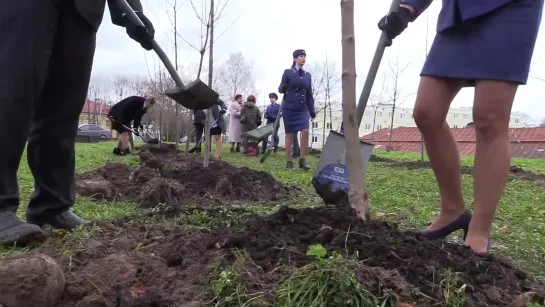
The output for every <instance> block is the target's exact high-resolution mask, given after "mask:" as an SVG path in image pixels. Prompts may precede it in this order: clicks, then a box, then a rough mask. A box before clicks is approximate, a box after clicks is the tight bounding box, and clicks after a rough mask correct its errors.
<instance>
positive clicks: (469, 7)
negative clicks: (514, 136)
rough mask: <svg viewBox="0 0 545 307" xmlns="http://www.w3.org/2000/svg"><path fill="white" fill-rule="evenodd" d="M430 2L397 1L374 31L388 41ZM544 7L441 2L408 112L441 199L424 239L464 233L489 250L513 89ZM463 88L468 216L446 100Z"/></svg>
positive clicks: (504, 171)
mask: <svg viewBox="0 0 545 307" xmlns="http://www.w3.org/2000/svg"><path fill="white" fill-rule="evenodd" d="M430 3H431V0H402V4H401V6H400V8H399V10H398V12H393V13H390V14H388V15H387V16H385V17H384V18H382V19H381V20H380V22H379V28H380V29H381V30H384V31H385V32H386V34H387V35H388V36H389V37H390V38H392V39H393V38H395V37H396V36H397V35H399V34H400V33H401V32H403V30H404V29H405V28H406V27H407V25H408V23H409V22H411V21H414V20H415V19H416V18H417V17H418V16H419V15H420V14H422V12H424V11H425V10H426V8H427V7H428V6H429V5H430ZM542 11H543V0H479V1H476V0H443V7H442V10H441V13H440V14H439V19H438V23H437V34H436V37H435V40H434V42H433V45H432V47H431V50H430V52H429V55H428V58H427V59H426V63H425V64H424V68H423V70H422V73H421V80H420V85H419V88H418V94H417V98H416V104H415V108H414V114H413V115H414V120H415V122H416V124H417V126H418V128H419V129H420V131H421V132H422V134H423V136H424V140H425V145H426V149H427V152H428V156H429V158H430V163H431V167H432V168H433V171H434V173H435V177H436V180H437V184H438V186H439V193H440V196H441V211H440V213H439V216H438V217H437V218H436V219H435V221H434V222H433V223H432V224H431V225H430V226H429V227H428V228H427V229H426V230H425V231H424V232H423V234H424V236H426V237H428V238H430V239H442V238H445V237H446V236H448V235H449V234H450V233H452V232H454V231H456V230H463V231H464V238H465V245H467V246H469V247H471V248H472V249H473V250H474V251H475V252H478V253H481V252H489V249H490V232H491V229H492V220H493V219H494V215H495V212H496V208H497V206H498V203H499V200H500V198H501V196H502V193H503V191H504V189H505V185H506V182H507V176H508V172H509V167H510V157H511V154H510V152H509V148H510V146H509V145H510V144H509V131H508V128H509V118H510V114H511V107H512V105H513V100H514V98H515V93H516V91H517V88H518V86H519V85H524V84H526V82H527V79H528V73H529V70H530V61H531V59H532V54H533V51H534V46H535V42H536V38H537V34H538V29H539V26H540V23H541V15H542ZM465 86H472V87H475V97H474V104H473V122H474V127H475V134H476V138H477V148H476V152H475V168H474V176H473V177H474V182H473V186H474V196H473V203H474V212H473V215H472V214H471V213H470V212H469V211H468V210H467V209H466V206H465V202H464V198H463V195H462V185H461V175H460V174H461V172H460V156H459V153H458V148H457V145H456V140H455V139H454V136H453V134H452V132H451V130H450V128H449V126H448V124H447V122H446V116H447V113H448V110H449V107H450V104H451V102H452V100H453V99H454V97H455V96H456V94H457V93H458V92H459V91H460V89H462V88H463V87H465Z"/></svg>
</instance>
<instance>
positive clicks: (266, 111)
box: [263, 106, 270, 119]
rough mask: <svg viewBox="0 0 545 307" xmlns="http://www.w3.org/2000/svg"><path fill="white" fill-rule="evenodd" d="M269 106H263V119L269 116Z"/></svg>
mask: <svg viewBox="0 0 545 307" xmlns="http://www.w3.org/2000/svg"><path fill="white" fill-rule="evenodd" d="M269 108H270V106H267V108H265V114H263V117H264V118H265V119H268V118H269Z"/></svg>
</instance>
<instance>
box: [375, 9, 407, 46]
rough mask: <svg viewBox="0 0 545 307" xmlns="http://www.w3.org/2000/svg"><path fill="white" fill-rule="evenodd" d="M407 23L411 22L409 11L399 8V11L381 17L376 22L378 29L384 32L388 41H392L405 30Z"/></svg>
mask: <svg viewBox="0 0 545 307" xmlns="http://www.w3.org/2000/svg"><path fill="white" fill-rule="evenodd" d="M409 21H412V13H411V11H410V10H409V9H407V8H404V7H400V8H399V11H397V12H395V11H394V12H391V13H389V14H388V15H386V16H384V17H382V18H381V19H380V21H379V22H378V28H379V29H380V30H382V31H384V32H386V35H387V36H388V37H389V38H390V39H394V38H396V37H397V36H398V35H399V34H401V33H402V32H403V31H404V30H405V29H406V28H407V26H408V25H409Z"/></svg>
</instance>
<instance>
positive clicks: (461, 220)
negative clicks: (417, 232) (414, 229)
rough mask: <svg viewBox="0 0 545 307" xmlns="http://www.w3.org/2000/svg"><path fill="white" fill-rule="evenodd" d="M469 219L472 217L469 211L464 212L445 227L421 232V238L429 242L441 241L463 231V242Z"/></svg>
mask: <svg viewBox="0 0 545 307" xmlns="http://www.w3.org/2000/svg"><path fill="white" fill-rule="evenodd" d="M471 217H472V215H471V213H470V212H469V210H466V211H465V212H464V213H463V214H462V215H460V217H458V218H457V219H455V220H454V221H452V222H451V223H450V224H448V225H447V226H445V227H442V228H439V229H437V230H431V231H429V230H424V231H422V236H423V237H425V238H427V239H430V240H441V239H444V238H446V237H447V236H448V235H450V234H451V233H453V232H455V231H457V230H463V231H464V240H465V239H466V236H467V230H468V228H469V222H471Z"/></svg>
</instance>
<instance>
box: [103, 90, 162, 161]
mask: <svg viewBox="0 0 545 307" xmlns="http://www.w3.org/2000/svg"><path fill="white" fill-rule="evenodd" d="M154 105H155V97H153V96H147V97H141V96H130V97H127V98H125V99H123V100H121V101H120V102H118V103H116V104H115V105H114V106H113V107H112V108H111V109H110V112H108V118H109V119H110V121H111V122H112V130H115V131H117V133H118V134H119V136H118V137H117V146H116V147H115V148H114V151H113V153H114V154H115V155H118V156H121V155H128V154H130V153H131V152H130V150H129V138H130V134H131V131H130V130H129V129H128V128H130V127H131V122H133V125H132V127H133V130H134V131H135V132H137V133H138V130H139V129H143V128H144V127H143V126H142V116H144V114H146V112H147V111H148V109H149V108H151V107H153V106H154Z"/></svg>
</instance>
